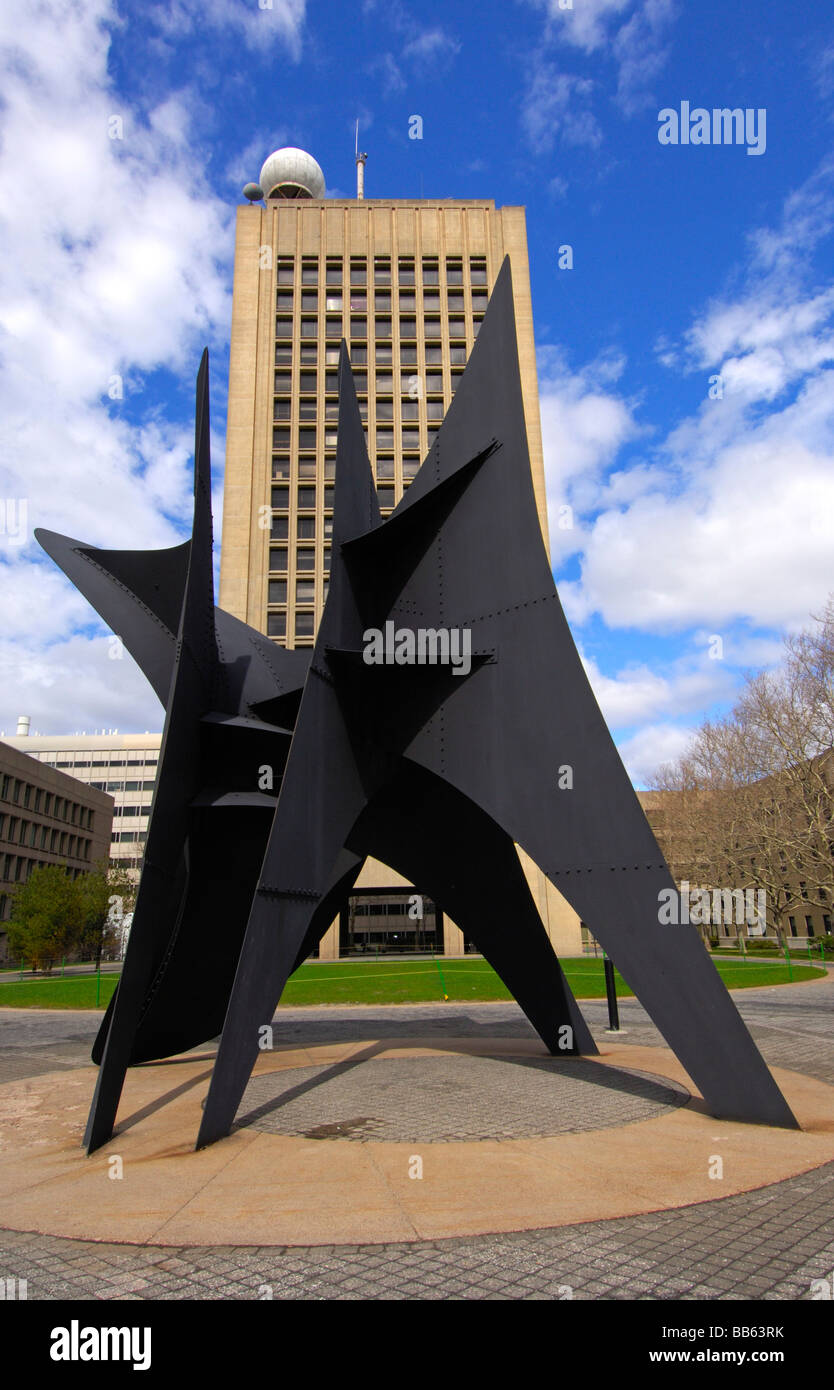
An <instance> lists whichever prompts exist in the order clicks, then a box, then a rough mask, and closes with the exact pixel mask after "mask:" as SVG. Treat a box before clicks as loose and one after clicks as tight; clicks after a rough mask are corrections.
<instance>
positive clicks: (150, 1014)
mask: <svg viewBox="0 0 834 1390" xmlns="http://www.w3.org/2000/svg"><path fill="white" fill-rule="evenodd" d="M194 497H195V502H194V530H193V535H192V538H191V540H190V541H187V542H186V543H185V544H183V545H181V546H176V547H174V548H173V549H172V550H166V551H150V552H130V551H102V550H94V549H92V548H90V547H89V546H85V545H83V544H81V543H80V542H78V541H73V540H70V539H69V538H67V537H63V536H58V535H55V534H53V533H48V532H42V531H39V532H38V533H37V535H38V539H39V540H40V543H41V545H43V547H44V548H45V549H46V550H47V551H48V553H49V554H50V555H51V556H52V557H53V559H54V560H55V561H56V562H57V563H58V564H59V565H60V566H61V567H62V569H63V570H64V571H65V572H66V574H67V575H68V576H69V577H70V578H71V579H72V581H73V582H74V583H75V584H76V586H77V587H78V588H79V589H80V590H81V592H82V593H84V594H85V596H86V597H87V598H88V599H89V601H90V603H91V604H92V605H93V607H94V608H96V609H97V611H98V612H99V613H100V614H101V616H102V617H103V618H104V619H105V621H106V622H107V623H108V624H109V625H110V626H111V628H113V630H114V631H115V632H117V633H119V634H120V635H121V637H122V640H123V642H124V644H125V646H126V647H127V648H128V650H129V651H130V652H131V654H132V655H133V656H134V657H135V659H136V660H137V662H138V663H139V665H140V666H141V667H142V669H143V670H144V671H145V673H146V675H147V676H148V679H149V680H150V682H151V684H152V686H153V688H154V690H155V691H156V693H157V694H158V695H159V698H160V699H161V700H162V702H163V704H164V705H165V706H166V719H165V728H164V733H163V740H162V747H161V752H160V763H159V771H158V776H157V783H156V790H155V794H154V800H153V805H152V808H151V817H150V823H149V830H148V839H147V846H146V852H145V861H144V868H143V871H142V877H141V882H140V886H139V892H138V897H137V902H136V907H135V911H134V917H133V927H132V929H131V934H130V939H129V944H128V950H127V955H126V958H125V962H124V968H123V972H122V977H121V981H120V983H119V986H118V989H117V991H116V993H115V995H114V998H113V1001H112V1003H111V1006H110V1008H109V1009H108V1011H107V1014H106V1016H105V1019H104V1021H103V1023H102V1027H101V1030H100V1033H99V1036H98V1038H97V1040H96V1044H95V1048H94V1051H93V1059H94V1061H96V1062H98V1063H99V1077H98V1083H97V1086H96V1091H95V1096H94V1098H93V1104H92V1107H91V1111H90V1118H89V1122H88V1126H87V1132H86V1136H85V1143H86V1144H87V1147H88V1150H89V1151H92V1150H94V1149H96V1148H98V1147H99V1146H100V1145H101V1144H103V1143H105V1142H106V1141H107V1140H108V1139H109V1138H110V1135H111V1134H112V1131H113V1126H114V1124H115V1120H116V1113H117V1109H118V1104H119V1098H120V1095H121V1091H122V1086H123V1082H124V1076H125V1072H126V1069H127V1067H128V1066H130V1065H132V1064H135V1063H137V1062H142V1061H148V1060H151V1059H154V1058H161V1057H166V1056H170V1055H172V1054H174V1053H177V1052H181V1051H183V1050H185V1049H187V1048H189V1047H193V1046H195V1045H197V1044H198V1043H201V1042H204V1041H206V1040H208V1039H209V1038H212V1037H215V1036H216V1035H217V1034H218V1032H221V1030H222V1032H221V1040H220V1047H219V1051H218V1054H217V1059H216V1063H215V1066H214V1071H213V1075H212V1080H211V1085H210V1089H209V1093H208V1097H207V1100H206V1104H205V1108H204V1114H203V1121H202V1125H201V1128H200V1132H199V1136H198V1139H197V1145H198V1147H201V1146H203V1145H205V1144H208V1143H211V1142H213V1141H214V1140H216V1139H219V1138H221V1137H222V1136H223V1135H225V1134H227V1133H228V1132H229V1130H230V1128H231V1126H232V1124H233V1122H234V1118H235V1114H236V1111H237V1109H238V1106H239V1104H240V1100H241V1097H242V1095H243V1091H244V1089H245V1087H246V1084H247V1081H248V1079H249V1076H250V1073H251V1071H252V1067H253V1065H254V1062H255V1059H256V1056H257V1051H258V1037H259V1029H260V1027H261V1025H262V1024H264V1023H268V1022H270V1021H271V1019H272V1017H273V1013H274V1010H275V1007H276V1005H277V1003H278V1000H279V999H280V996H281V993H282V991H283V988H284V985H285V984H286V981H287V979H288V977H289V976H290V974H291V973H292V972H293V970H295V969H296V968H297V966H298V965H299V964H300V963H301V961H302V960H304V958H305V957H306V956H307V955H309V953H310V951H311V950H313V948H314V947H315V945H316V944H317V942H318V941H319V940H320V938H321V937H322V935H323V934H324V932H325V931H326V930H327V928H328V926H329V924H330V922H331V921H332V920H333V918H334V916H335V915H336V914H337V912H338V911H339V909H340V907H341V905H342V904H343V903H344V902H345V900H346V898H347V896H348V895H349V893H350V891H351V888H352V887H353V884H354V882H355V880H356V877H357V875H358V873H359V870H360V868H361V866H362V863H363V862H364V859H365V858H366V857H367V856H368V855H373V856H374V857H376V858H378V859H380V860H382V861H383V862H385V863H387V864H389V865H390V866H391V867H392V868H394V869H396V870H398V871H399V872H400V873H402V874H403V876H404V877H406V878H407V879H408V880H409V881H410V882H412V883H416V884H419V885H420V887H421V888H422V889H423V890H424V891H426V892H427V893H429V894H430V895H431V896H432V897H433V898H434V899H435V900H436V901H438V902H439V903H440V904H441V905H442V906H443V907H444V909H445V910H446V911H448V912H449V913H450V914H451V915H452V916H453V917H454V918H455V920H456V921H457V922H458V923H459V925H460V926H461V927H462V928H463V929H464V930H465V931H466V932H467V934H468V935H469V936H470V937H471V938H472V939H473V941H474V942H475V943H476V945H477V946H478V948H479V949H480V950H481V951H482V952H483V954H484V956H485V957H486V959H487V960H488V961H489V962H490V963H491V964H492V965H493V966H494V968H495V970H496V971H497V972H498V974H499V975H500V976H501V977H502V979H503V980H504V982H505V984H506V985H507V987H508V988H509V989H510V991H511V992H512V994H513V995H514V996H515V998H516V999H517V1000H518V1002H519V1004H520V1005H521V1007H522V1008H523V1010H524V1011H525V1013H526V1014H527V1017H528V1018H529V1020H530V1022H531V1023H532V1025H533V1026H534V1028H535V1029H536V1030H537V1031H538V1033H539V1035H540V1036H541V1038H542V1039H543V1041H544V1042H545V1044H546V1046H547V1047H548V1048H549V1049H550V1051H551V1052H555V1053H560V1054H562V1055H564V1054H565V1053H572V1054H580V1053H585V1054H587V1053H591V1052H595V1051H596V1048H595V1045H594V1043H593V1040H592V1038H591V1035H590V1032H589V1030H588V1028H587V1026H586V1024H585V1022H584V1020H583V1018H582V1015H581V1013H580V1011H579V1009H578V1007H577V1005H576V1001H575V1000H574V998H573V996H572V994H571V991H570V988H569V987H568V984H567V981H566V979H565V976H564V974H563V972H562V970H561V967H560V965H559V962H558V960H557V958H556V956H555V954H554V952H553V950H552V947H551V945H550V942H549V940H548V937H547V934H546V932H545V930H544V927H543V925H542V922H541V919H540V917H539V914H538V912H537V910H536V908H535V904H534V902H533V899H532V897H531V894H530V891H529V889H528V886H527V883H526V880H525V877H524V874H523V872H522V869H521V866H520V863H519V859H518V856H517V853H516V850H515V844H518V845H520V846H522V847H523V848H524V849H525V850H526V851H527V853H528V854H529V855H530V856H531V857H532V859H533V860H534V861H535V862H536V863H537V864H538V865H539V866H540V867H541V869H542V870H543V871H544V873H545V874H546V875H547V876H548V878H549V879H550V880H551V881H552V882H553V883H554V884H555V885H556V887H557V888H558V889H559V890H560V892H561V893H562V894H563V895H564V896H565V898H566V899H567V900H568V902H569V903H570V904H571V905H572V906H573V907H574V909H575V910H576V912H577V913H578V914H579V915H580V917H581V918H582V919H583V920H584V921H585V922H587V923H588V925H589V926H590V927H591V929H592V930H593V932H594V934H595V936H596V937H597V938H598V939H599V941H600V942H601V943H602V944H603V946H604V947H605V949H606V950H607V952H608V953H609V955H610V956H611V957H612V958H613V960H614V961H615V962H616V964H617V966H618V967H619V969H620V971H621V972H622V974H623V976H624V977H625V978H626V980H627V981H628V983H629V985H630V986H631V988H632V989H633V991H634V993H635V994H636V995H637V997H638V999H639V1000H640V1001H641V1002H642V1004H643V1006H644V1007H645V1008H646V1010H647V1011H648V1013H649V1014H650V1015H651V1017H652V1019H653V1020H654V1022H655V1024H656V1025H657V1027H658V1028H659V1030H660V1032H661V1033H662V1034H663V1036H664V1037H665V1039H666V1041H667V1042H668V1043H669V1045H670V1047H672V1048H673V1050H674V1051H675V1053H676V1054H677V1056H678V1058H679V1059H680V1061H681V1062H682V1064H683V1066H684V1067H685V1068H686V1070H687V1071H688V1072H689V1074H690V1076H691V1077H692V1078H693V1080H694V1081H695V1083H696V1084H697V1085H698V1086H699V1087H700V1089H701V1091H702V1093H703V1095H704V1098H705V1101H706V1103H707V1105H708V1107H709V1109H710V1111H711V1112H712V1113H713V1114H715V1115H717V1116H723V1117H726V1118H732V1119H737V1120H748V1121H756V1122H764V1123H769V1124H775V1125H781V1126H789V1127H795V1126H796V1121H795V1119H794V1117H793V1115H792V1114H791V1111H790V1109H789V1108H788V1106H787V1104H786V1102H785V1100H784V1098H783V1096H782V1094H781V1092H780V1091H779V1089H778V1087H777V1085H776V1083H775V1082H774V1080H773V1078H772V1077H771V1075H770V1073H769V1071H768V1070H767V1068H766V1066H765V1064H764V1062H763V1060H762V1058H761V1056H760V1055H759V1053H758V1051H757V1049H756V1047H755V1045H754V1043H753V1041H752V1039H751V1038H750V1035H749V1033H748V1032H747V1029H746V1028H745V1026H744V1024H743V1022H742V1020H741V1018H740V1016H739V1014H738V1012H737V1010H736V1008H735V1005H734V1004H733V1002H732V1000H731V998H730V996H729V994H728V993H727V991H726V989H725V988H724V985H723V984H722V982H721V980H720V978H719V977H718V975H717V973H716V971H715V969H714V967H713V965H712V963H711V961H710V960H709V957H708V956H707V954H706V952H705V951H704V948H703V945H702V944H701V941H700V939H699V937H698V934H697V932H696V931H695V929H694V928H693V927H691V926H675V927H670V926H667V925H662V924H661V922H660V921H659V914H658V904H659V901H660V899H659V894H660V893H661V892H662V891H663V890H668V889H669V888H672V889H673V890H674V882H673V880H672V878H671V875H670V873H669V870H668V868H667V867H666V864H665V863H664V861H663V857H662V855H661V853H660V850H659V848H658V846H657V843H656V841H655V838H654V836H653V834H652V831H651V829H650V827H649V824H648V822H647V820H646V818H645V815H644V813H643V811H642V808H641V807H640V804H639V801H638V800H637V797H636V794H635V792H634V790H633V788H632V786H631V783H630V781H629V779H628V777H627V775H626V772H625V769H624V768H623V765H622V763H621V761H620V758H619V756H618V754H617V751H616V748H615V746H614V743H613V741H612V739H611V736H610V734H609V732H608V729H607V727H606V725H605V722H604V720H603V718H602V715H601V713H600V711H599V709H598V707H597V704H596V701H595V699H594V696H593V693H592V691H591V688H590V685H589V683H588V680H587V677H586V675H585V672H584V670H583V668H582V665H581V662H580V659H579V656H578V654H577V651H576V648H575V646H574V643H573V640H572V638H571V634H570V631H569V629H568V626H567V623H566V621H565V618H564V615H563V612H562V608H561V605H560V603H559V598H558V595H557V593H556V588H555V585H554V583H553V578H552V574H551V571H550V565H549V563H548V559H547V555H546V552H545V549H544V546H543V544H542V539H541V530H540V525H539V518H538V514H537V511H536V505H535V499H534V495H533V487H532V479H531V472H530V464H529V456H528V453H527V443H526V431H525V424H524V412H523V404H522V395H521V383H520V377H519V369H518V358H517V351H516V338H515V321H514V315H513V299H512V284H511V278H510V267H509V262H508V261H505V263H504V266H503V268H502V270H501V272H500V274H499V276H498V279H497V281H496V284H495V289H494V291H493V294H492V297H491V299H490V303H489V307H488V310H487V314H486V317H485V319H484V322H483V325H482V327H481V332H480V334H479V336H478V340H477V342H476V344H475V347H474V350H473V352H472V355H471V358H470V360H469V363H468V365H467V367H466V371H465V373H464V375H463V378H462V380H461V383H460V385H459V388H458V390H457V393H456V395H455V398H454V400H453V402H452V405H451V407H450V409H449V411H448V413H447V415H446V418H445V420H444V421H443V424H442V426H441V429H440V431H439V433H438V435H437V436H436V438H435V440H434V443H433V444H432V447H431V449H430V451H429V453H428V456H427V458H426V460H425V462H424V463H423V466H422V468H421V469H420V472H419V473H418V475H417V477H416V478H415V480H414V481H413V483H412V484H411V487H410V488H409V490H408V492H407V494H406V495H405V497H404V498H403V500H402V501H401V502H400V504H399V506H398V507H397V508H396V510H395V511H394V512H393V513H392V515H391V516H390V517H389V518H388V519H387V520H386V521H384V522H383V521H382V520H381V517H380V513H379V507H378V503H377V497H376V490H375V487H374V481H373V476H372V473H371V468H370V464H369V461H368V456H367V451H366V447H365V437H364V433H363V429H362V423H361V419H360V415H359V409H358V405H357V401H356V395H355V391H354V386H353V378H352V375H351V370H350V364H349V360H348V354H347V348H346V346H345V345H344V344H343V345H342V355H341V364H340V371H339V431H338V447H337V461H336V483H335V503H334V522H333V541H332V552H331V554H332V559H331V571H330V591H329V595H328V598H327V602H326V604H325V609H324V614H323V617H322V621H321V624H320V627H319V631H318V636H317V639H316V644H315V647H314V649H313V652H312V656H311V657H310V656H309V654H307V653H304V652H301V651H287V650H283V649H280V648H278V647H276V646H275V645H274V644H273V643H272V642H270V641H268V640H267V639H266V638H265V637H263V636H262V635H261V634H260V633H258V632H256V631H254V630H253V629H252V628H250V627H247V626H246V625H245V624H244V623H241V622H239V621H238V620H237V619H235V618H232V617H231V616H230V615H229V614H227V613H224V612H223V611H222V610H220V609H218V608H216V607H215V605H214V597H213V581H212V563H211V558H212V532H211V506H210V461H209V415H208V362H207V355H206V354H204V356H203V361H202V363H201V366H200V372H199V376H198V379H197V419H196V440H195V488H194ZM566 766H567V767H569V768H570V769H571V775H570V776H569V777H567V778H566V777H565V776H564V775H561V776H560V769H564V768H565V767H566ZM265 769H268V770H269V773H268V776H267V777H266V779H265V778H264V770H265ZM265 782H266V784H267V785H269V784H270V783H271V789H270V790H262V789H261V788H262V787H263V786H264V785H265ZM568 783H570V785H568Z"/></svg>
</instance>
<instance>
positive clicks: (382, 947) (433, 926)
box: [339, 888, 443, 956]
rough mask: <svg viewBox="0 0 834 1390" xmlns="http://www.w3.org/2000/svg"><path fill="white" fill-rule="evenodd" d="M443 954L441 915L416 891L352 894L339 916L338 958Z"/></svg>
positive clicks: (377, 889) (371, 890)
mask: <svg viewBox="0 0 834 1390" xmlns="http://www.w3.org/2000/svg"><path fill="white" fill-rule="evenodd" d="M442 951H443V913H442V911H441V910H440V908H439V907H437V905H436V903H435V902H434V900H433V899H432V898H429V897H427V896H426V894H425V893H420V892H418V891H417V890H416V889H412V890H411V891H410V892H395V891H392V890H391V889H390V888H369V889H365V890H364V891H363V892H361V893H354V894H353V895H352V896H351V897H350V898H349V899H348V903H347V906H346V907H344V908H343V909H342V912H341V914H340V917H339V955H340V956H382V955H385V956H400V955H432V954H433V953H441V954H442Z"/></svg>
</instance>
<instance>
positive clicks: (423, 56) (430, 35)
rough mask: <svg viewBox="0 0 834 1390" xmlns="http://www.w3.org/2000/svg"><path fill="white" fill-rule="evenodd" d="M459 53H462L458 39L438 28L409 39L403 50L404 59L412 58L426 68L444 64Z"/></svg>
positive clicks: (427, 30)
mask: <svg viewBox="0 0 834 1390" xmlns="http://www.w3.org/2000/svg"><path fill="white" fill-rule="evenodd" d="M457 53H460V44H459V42H458V41H457V39H453V38H452V36H451V34H447V33H446V31H445V30H444V29H441V28H438V27H435V28H433V29H424V30H423V31H422V33H419V34H416V35H415V37H414V38H412V39H409V41H408V43H407V44H406V45H405V47H404V48H403V57H404V58H411V59H413V60H414V61H415V62H417V63H418V64H421V65H423V66H424V67H425V66H434V65H436V64H438V63H444V62H446V61H447V60H448V59H449V58H453V57H454V56H455V55H456V54H457Z"/></svg>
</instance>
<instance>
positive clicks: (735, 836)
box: [653, 600, 834, 940]
mask: <svg viewBox="0 0 834 1390" xmlns="http://www.w3.org/2000/svg"><path fill="white" fill-rule="evenodd" d="M833 749H834V601H832V600H829V603H828V605H827V607H826V610H825V613H824V614H823V615H822V616H821V617H819V618H815V619H814V623H813V626H812V627H809V628H807V629H806V630H804V631H803V632H801V633H800V634H799V635H798V636H794V637H789V638H787V639H786V641H785V650H784V657H783V659H782V661H781V663H780V664H779V666H778V667H776V668H775V669H773V670H769V671H760V672H755V673H750V674H749V675H748V676H747V677H746V678H745V682H744V687H743V689H742V692H741V695H740V696H739V699H738V700H737V702H736V704H735V706H734V708H733V709H732V710H731V711H730V713H729V714H728V715H726V716H725V717H724V718H723V719H719V720H716V721H707V722H706V723H704V724H703V725H702V726H701V727H700V728H699V729H698V730H697V731H696V733H695V735H694V737H693V739H692V743H691V745H690V746H689V748H687V750H686V752H685V753H684V755H683V756H682V757H681V758H679V759H678V760H677V762H675V763H674V764H671V765H666V766H664V767H662V768H660V769H658V772H657V773H656V775H655V778H654V779H653V782H654V786H655V788H656V789H657V790H658V791H661V792H665V793H666V795H665V796H664V797H663V798H662V808H663V809H662V823H663V829H662V834H663V835H664V840H665V845H666V849H667V853H668V856H669V859H670V867H671V868H672V870H673V873H674V874H675V876H676V878H678V879H679V880H680V879H683V878H688V879H690V881H692V882H693V883H696V884H699V885H704V886H713V887H716V886H719V885H721V886H726V887H743V888H746V887H752V888H756V889H762V890H764V891H765V893H766V894H767V904H768V913H769V916H770V920H771V923H772V925H773V926H774V928H775V930H776V935H777V936H778V937H779V939H780V940H782V939H783V937H784V931H785V919H786V917H787V916H788V914H789V912H790V909H791V908H792V907H794V908H795V907H797V906H802V905H804V906H805V907H810V906H812V905H813V906H816V907H820V906H821V905H823V906H824V905H828V904H830V903H831V901H832V896H833V895H834V859H832V846H833V845H834V751H832V750H833Z"/></svg>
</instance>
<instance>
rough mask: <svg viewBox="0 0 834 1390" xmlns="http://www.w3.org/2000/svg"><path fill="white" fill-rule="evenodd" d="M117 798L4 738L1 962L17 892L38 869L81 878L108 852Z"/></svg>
mask: <svg viewBox="0 0 834 1390" xmlns="http://www.w3.org/2000/svg"><path fill="white" fill-rule="evenodd" d="M112 822H113V798H112V797H111V796H108V795H107V793H106V792H105V791H103V790H100V789H98V788H95V787H92V786H86V787H85V786H82V785H81V784H80V782H78V781H76V779H75V778H74V777H72V776H68V775H67V774H66V773H65V772H59V771H57V769H56V768H55V767H54V766H44V765H43V764H42V763H41V762H39V761H38V760H37V759H36V758H31V757H29V756H28V754H27V753H25V752H22V751H19V750H18V749H17V748H13V747H11V746H10V744H9V743H8V742H0V964H2V963H5V962H6V960H7V957H8V948H7V940H6V932H7V923H8V919H9V916H10V914H11V908H12V897H13V895H14V891H15V889H16V888H17V887H18V885H19V884H21V883H25V882H26V881H27V880H28V878H29V875H30V874H31V873H32V870H33V869H42V868H46V867H47V866H49V865H63V866H66V869H67V872H68V873H69V874H70V875H71V876H72V877H73V878H77V877H78V876H79V874H85V873H89V872H90V870H91V869H94V868H95V867H96V864H98V863H99V862H100V861H101V860H103V859H105V858H106V857H107V851H108V847H109V844H110V829H111V825H112Z"/></svg>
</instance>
